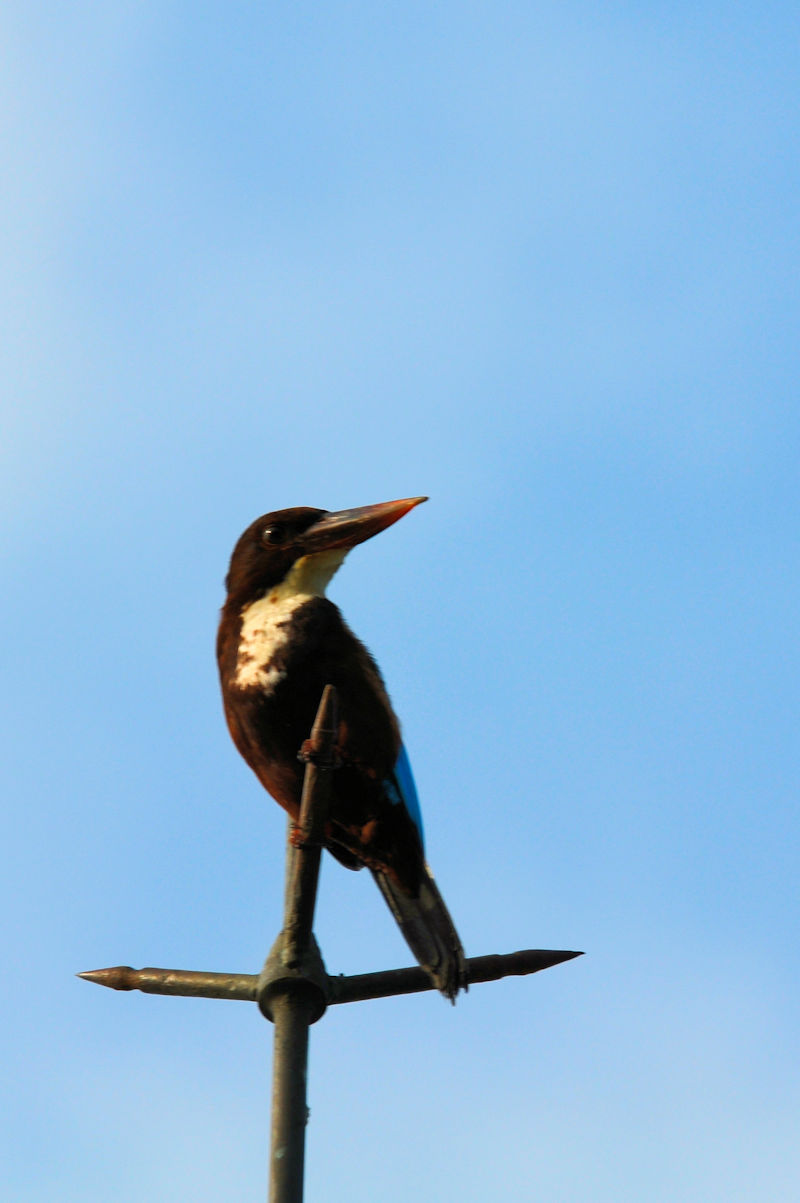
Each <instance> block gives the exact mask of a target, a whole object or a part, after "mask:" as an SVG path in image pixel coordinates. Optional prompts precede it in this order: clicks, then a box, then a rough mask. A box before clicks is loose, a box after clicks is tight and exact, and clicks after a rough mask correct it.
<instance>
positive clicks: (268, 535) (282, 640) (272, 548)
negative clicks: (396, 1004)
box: [217, 497, 467, 1001]
mask: <svg viewBox="0 0 800 1203" xmlns="http://www.w3.org/2000/svg"><path fill="white" fill-rule="evenodd" d="M426 500H427V498H425V497H407V498H403V499H401V500H398V501H387V502H381V503H379V504H377V505H367V506H359V507H356V508H354V509H347V510H337V511H329V510H324V509H315V508H312V507H309V506H297V507H294V508H291V509H284V510H277V511H275V512H273V513H269V514H262V515H261V516H260V517H259V518H256V520H255V521H254V522H252V523H251V524H250V525H249V526H248V527H247V529H246V530H245V531H244V532H243V533H242V535H241V536H240V537H239V539H238V541H237V543H236V545H235V547H234V549H233V554H232V555H231V560H230V567H229V570H228V574H227V577H226V579H225V588H226V591H227V596H226V598H225V602H224V605H223V607H222V613H221V616H220V624H219V630H218V634H217V662H218V666H219V674H220V685H221V689H222V701H223V708H224V712H225V719H226V722H227V725H228V729H229V731H230V734H231V737H232V739H233V742H234V744H235V745H236V748H237V749H238V751H239V752H240V754H241V755H242V757H243V758H244V760H245V761H246V762H247V764H248V765H249V766H250V768H251V769H252V770H253V772H254V773H255V775H256V777H257V778H258V780H259V781H260V782H261V784H262V785H263V786H264V787H265V789H266V790H267V791H268V792H269V793H270V794H271V795H272V797H273V798H274V799H275V800H276V801H277V802H278V803H279V804H280V805H281V806H282V807H283V808H284V809H285V810H286V811H287V812H288V814H289V816H290V819H291V820H292V822H293V823H297V821H298V817H299V809H300V801H301V795H302V788H303V774H304V765H303V763H302V761H301V759H300V757H299V755H298V754H299V752H300V749H301V747H302V745H303V744H304V743H305V741H306V740H307V739H308V736H309V733H310V731H311V727H312V724H313V722H314V718H315V715H316V712H317V707H318V706H319V702H320V698H321V695H322V692H323V690H324V688H325V686H326V685H328V684H330V685H333V686H334V687H335V689H336V691H337V700H338V727H337V731H336V739H335V768H334V769H333V771H332V773H331V788H330V805H329V813H328V819H327V825H326V828H325V846H326V848H327V849H328V851H329V852H330V853H331V854H332V855H333V856H334V857H335V858H336V859H337V860H338V861H339V862H340V863H341V864H343V865H345V866H346V867H347V868H349V869H361V868H363V867H366V868H367V869H369V871H370V872H371V873H372V876H373V877H374V879H375V881H376V882H377V885H378V887H379V889H380V891H381V893H382V895H383V897H384V899H385V900H386V902H387V904H388V906H389V909H390V911H391V912H392V915H393V916H394V918H395V920H396V922H397V924H398V926H399V927H400V930H401V932H402V934H403V936H404V937H405V939H406V942H407V943H408V946H409V948H410V949H411V951H412V952H413V954H414V956H415V957H416V959H417V960H418V962H419V964H420V965H421V966H422V968H423V969H425V971H426V972H427V974H428V976H429V977H430V979H431V981H432V982H433V984H434V985H435V986H436V987H437V988H438V989H439V990H440V991H441V993H442V994H443V995H444V996H445V997H446V998H448V999H450V1000H451V1001H455V998H456V995H457V994H458V991H459V989H461V988H462V987H463V988H464V989H466V984H467V983H466V969H465V960H464V952H463V949H462V946H461V941H460V939H459V936H458V934H457V932H456V929H455V925H454V923H453V920H452V919H451V917H450V913H449V911H448V909H447V906H446V905H445V902H444V900H443V898H442V896H441V894H440V892H439V889H438V887H437V885H436V882H435V881H434V878H433V875H432V874H431V871H430V868H429V866H428V864H427V861H426V859H425V846H424V835H423V827H422V815H421V811H420V806H419V799H418V797H417V791H416V787H415V785H414V778H413V775H412V772H411V766H410V762H409V759H408V755H407V753H406V750H405V747H404V745H403V742H402V737H401V734H400V725H399V722H398V719H397V717H396V715H395V713H394V710H393V708H392V704H391V702H390V700H389V695H388V693H387V691H386V686H385V684H384V681H383V677H382V676H381V673H380V670H379V668H378V666H377V664H376V663H375V660H374V659H373V657H372V655H371V654H370V652H369V651H368V650H367V648H366V647H365V646H364V644H363V643H362V642H361V641H360V640H359V639H358V638H357V637H356V636H355V635H354V634H353V632H352V631H351V630H350V628H349V627H348V625H347V623H346V622H345V620H344V618H343V617H342V614H341V612H340V611H339V609H338V607H337V606H336V605H334V603H333V602H332V601H330V600H329V598H328V597H326V594H325V590H326V588H327V586H328V584H329V582H330V580H331V578H332V577H333V575H334V573H335V572H336V571H337V569H338V568H339V567H340V566H341V564H342V562H343V560H344V558H345V556H346V555H347V553H348V552H349V551H350V550H351V549H352V548H353V547H355V546H357V544H359V543H363V542H365V540H367V539H370V538H372V537H373V536H374V535H377V534H378V533H379V532H380V531H383V530H385V529H386V528H387V527H389V526H391V525H392V524H393V523H395V522H397V521H398V520H399V519H400V518H402V517H403V516H404V515H405V514H407V513H408V512H409V511H410V510H412V509H413V508H414V507H415V506H417V505H419V504H420V503H421V502H423V501H426Z"/></svg>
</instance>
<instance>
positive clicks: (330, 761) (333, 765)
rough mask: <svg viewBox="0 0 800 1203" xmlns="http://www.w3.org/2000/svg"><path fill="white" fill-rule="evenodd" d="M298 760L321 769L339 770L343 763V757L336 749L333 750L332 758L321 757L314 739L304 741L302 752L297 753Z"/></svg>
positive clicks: (301, 746) (301, 747)
mask: <svg viewBox="0 0 800 1203" xmlns="http://www.w3.org/2000/svg"><path fill="white" fill-rule="evenodd" d="M297 759H298V760H302V762H303V763H304V764H314V765H316V766H317V768H321V769H338V767H339V765H340V764H341V763H342V761H341V757H340V756H339V753H338V752H337V750H336V748H334V749H333V751H332V752H331V754H330V756H329V757H328V756H320V754H319V753H318V752H317V750H316V748H315V747H314V741H313V739H304V740H303V742H302V744H301V745H300V751H299V752H298V753H297Z"/></svg>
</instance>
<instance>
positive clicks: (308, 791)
mask: <svg viewBox="0 0 800 1203" xmlns="http://www.w3.org/2000/svg"><path fill="white" fill-rule="evenodd" d="M336 728H337V705H336V691H335V690H334V689H333V688H332V686H330V685H328V686H326V688H325V691H324V693H323V695H322V701H321V702H320V705H319V710H318V711H317V717H316V720H315V722H314V728H313V730H312V732H311V738H310V739H309V740H308V741H307V743H306V744H305V745H304V748H303V754H304V756H305V758H306V761H307V764H306V773H305V780H304V783H303V798H302V801H301V804H300V816H299V823H298V825H297V828H296V829H293V827H292V825H291V824H290V826H289V839H288V841H287V855H286V896H285V907H284V918H283V930H282V931H281V934H280V935H279V937H278V939H277V941H276V943H275V945H274V947H273V949H272V951H271V952H270V955H269V957H268V958H267V963H266V965H265V966H264V970H263V972H262V974H261V977H260V979H259V987H258V995H257V997H258V1004H259V1007H260V1009H261V1011H262V1012H263V1013H264V1014H265V1015H266V1016H267V1018H269V1019H271V1020H272V1022H273V1024H274V1026H275V1033H274V1041H273V1057H272V1123H271V1137H270V1184H269V1203H302V1199H303V1177H304V1168H305V1138H306V1131H305V1130H306V1122H307V1119H308V1108H307V1105H306V1078H307V1070H308V1029H309V1026H310V1025H311V1024H312V1023H314V1022H315V1021H316V1020H317V1019H319V1017H320V1016H321V1015H322V1014H323V1013H324V1011H325V1007H326V1005H327V997H328V986H327V982H328V979H327V974H326V973H325V967H324V965H323V964H322V958H321V957H320V954H319V950H318V949H317V946H316V942H315V941H314V938H313V936H312V934H311V930H312V925H313V921H314V906H315V903H316V895H317V881H318V876H319V862H320V856H321V855H322V841H323V839H324V833H325V821H326V818H327V809H328V781H329V770H330V769H331V768H332V767H333V763H334V757H333V747H334V743H335V739H336Z"/></svg>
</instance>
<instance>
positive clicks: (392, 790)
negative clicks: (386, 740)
mask: <svg viewBox="0 0 800 1203" xmlns="http://www.w3.org/2000/svg"><path fill="white" fill-rule="evenodd" d="M384 785H385V787H386V794H387V796H388V798H389V801H390V802H391V803H392V804H393V805H394V806H405V808H406V810H407V811H408V813H409V815H410V816H411V818H412V819H413V821H414V826H415V827H416V829H417V831H418V832H419V838H420V840H421V842H422V847H423V848H424V847H425V832H424V831H423V830H422V811H421V810H420V807H419V798H418V797H417V787H416V786H415V784H414V777H413V775H412V773H411V765H410V764H409V760H408V753H407V752H406V749H405V745H403V746H402V747H401V748H400V755H399V756H398V757H397V764H396V765H395V766H394V769H393V770H392V772H391V773H390V774H389V776H388V777H387V778H386V781H385V782H384Z"/></svg>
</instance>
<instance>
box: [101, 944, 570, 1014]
mask: <svg viewBox="0 0 800 1203" xmlns="http://www.w3.org/2000/svg"><path fill="white" fill-rule="evenodd" d="M580 956H583V953H582V952H567V951H561V950H552V951H551V950H550V949H543V948H525V949H522V950H520V951H519V952H507V953H493V954H490V955H489V956H485V957H468V958H467V963H466V981H467V982H468V984H469V985H470V986H472V985H475V984H476V983H479V982H496V981H499V980H500V978H503V977H510V976H514V975H516V976H521V975H524V974H529V973H538V972H539V971H540V970H541V969H550V968H551V967H552V966H554V965H561V964H562V963H563V962H564V961H571V960H573V958H575V957H580ZM77 976H78V977H82V978H83V979H84V981H87V982H96V983H97V985H98V986H109V987H110V988H111V989H112V990H142V991H144V993H145V994H179V995H186V996H189V997H193V998H232V999H243V1000H245V1001H247V1002H254V1001H255V999H256V998H257V995H258V983H259V980H260V979H259V975H258V974H257V973H197V972H195V971H194V970H190V969H131V967H130V965H116V966H114V967H113V968H111V969H94V970H92V971H90V972H88V973H79V974H78V975H77ZM328 983H329V989H330V997H329V999H328V1002H329V1004H330V1005H333V1004H335V1003H346V1002H362V1001H364V1000H365V999H369V998H390V997H392V996H393V995H395V994H417V993H421V992H422V991H424V990H433V988H434V987H433V983H432V982H431V979H430V978H429V977H428V975H427V973H425V972H424V970H422V969H420V968H419V967H418V966H414V967H413V968H409V969H383V970H380V971H379V972H377V973H358V974H353V975H351V976H345V975H344V974H339V975H338V976H337V977H330V978H329V979H328Z"/></svg>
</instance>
